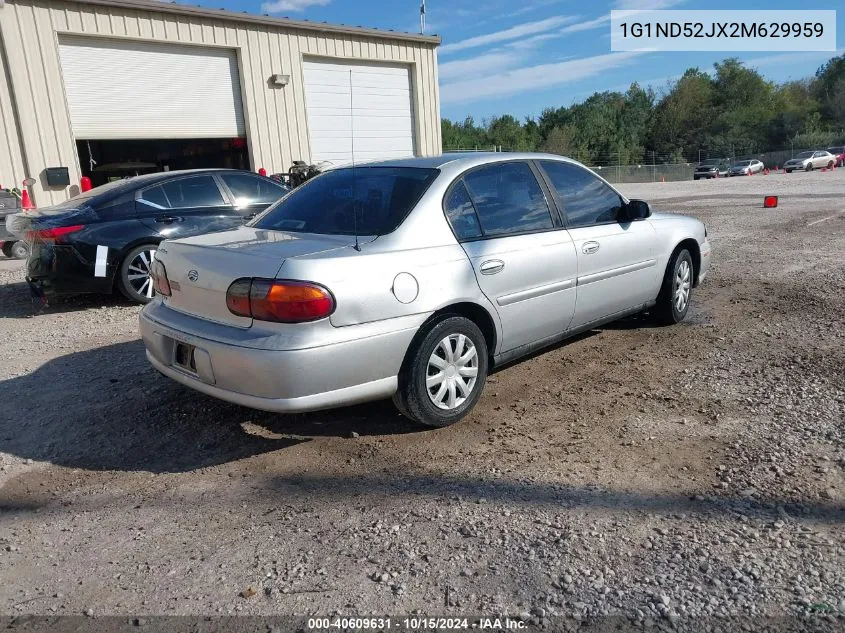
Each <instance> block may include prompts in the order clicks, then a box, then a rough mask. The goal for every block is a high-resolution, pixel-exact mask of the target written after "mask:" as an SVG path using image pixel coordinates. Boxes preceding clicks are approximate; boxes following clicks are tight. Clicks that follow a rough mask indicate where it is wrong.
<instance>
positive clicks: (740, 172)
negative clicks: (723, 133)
mask: <svg viewBox="0 0 845 633" xmlns="http://www.w3.org/2000/svg"><path fill="white" fill-rule="evenodd" d="M764 169H765V166H764V165H763V163H761V162H760V161H759V160H756V159H754V160H741V161H739V162H737V163H734V164H733V165H732V166H731V169H730V172H729V175H731V176H751V175H753V174H759V173H762V171H763V170H764Z"/></svg>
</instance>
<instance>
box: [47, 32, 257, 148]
mask: <svg viewBox="0 0 845 633" xmlns="http://www.w3.org/2000/svg"><path fill="white" fill-rule="evenodd" d="M59 51H60V55H61V65H62V75H63V78H64V85H65V94H66V96H67V101H68V106H69V109H70V119H71V125H72V127H73V133H74V136H75V137H76V138H77V139H143V138H156V139H165V138H174V139H176V138H225V137H236V136H244V135H245V127H244V117H243V103H242V101H241V90H240V80H239V78H238V64H237V58H236V55H235V51H232V50H228V49H217V48H201V47H195V46H181V45H174V44H165V43H158V42H132V41H118V40H107V39H98V38H81V37H66V38H62V39H61V40H60V42H59Z"/></svg>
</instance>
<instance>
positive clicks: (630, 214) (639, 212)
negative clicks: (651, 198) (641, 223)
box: [625, 200, 651, 222]
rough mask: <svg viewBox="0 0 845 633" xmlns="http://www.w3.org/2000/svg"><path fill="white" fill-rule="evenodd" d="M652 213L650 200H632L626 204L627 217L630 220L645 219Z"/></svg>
mask: <svg viewBox="0 0 845 633" xmlns="http://www.w3.org/2000/svg"><path fill="white" fill-rule="evenodd" d="M650 215H651V209H650V208H649V206H648V202H644V201H643V200H630V201H629V202H628V204H626V205H625V219H626V220H628V221H629V222H633V221H635V220H644V219H646V218H647V217H648V216H650Z"/></svg>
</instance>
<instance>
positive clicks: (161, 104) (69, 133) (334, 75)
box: [0, 0, 441, 206]
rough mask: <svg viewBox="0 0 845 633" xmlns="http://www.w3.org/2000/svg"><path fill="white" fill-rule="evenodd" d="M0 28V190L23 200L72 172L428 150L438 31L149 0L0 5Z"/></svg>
mask: <svg viewBox="0 0 845 633" xmlns="http://www.w3.org/2000/svg"><path fill="white" fill-rule="evenodd" d="M0 37H2V47H0V58H2V69H0V71H1V72H2V75H0V185H2V186H4V187H12V186H14V185H16V184H17V185H20V183H21V181H22V180H23V179H24V178H28V177H32V178H35V179H36V181H37V182H36V184H35V185H34V186H33V187H31V189H30V192H31V194H32V195H33V197H34V200H35V203H36V204H37V205H38V206H44V205H49V204H55V203H57V202H61V201H63V200H65V199H67V198H68V197H69V196H70V195H73V194H75V193H76V192H78V185H79V181H80V178H81V177H82V176H88V177H90V178H91V179H92V180H93V182H94V184H95V185H97V184H101V183H102V182H106V181H108V180H111V179H114V178H120V177H124V176H126V175H131V174H133V173H146V172H149V171H159V170H174V169H185V168H194V167H211V166H215V167H226V166H229V167H236V168H248V169H253V170H257V169H259V168H261V167H263V168H265V169H266V170H267V172H268V173H275V172H282V171H286V170H287V169H288V167H289V166H290V165H291V163H292V162H293V161H294V160H304V161H306V162H317V161H322V160H328V161H331V162H333V163H335V164H342V163H346V162H349V161H352V160H353V159H354V160H355V161H356V162H357V161H366V160H372V159H375V158H381V157H394V156H410V155H420V156H426V155H433V154H438V153H440V151H441V139H440V102H439V92H438V86H437V52H436V47H437V45H438V44H439V43H440V39H439V38H438V37H432V36H422V35H414V34H410V33H400V32H393V31H380V30H375V29H366V28H361V27H349V26H340V25H331V24H324V23H317V22H308V21H297V20H290V19H281V18H271V17H266V16H256V15H249V14H246V13H233V12H229V11H223V10H214V9H206V8H200V7H194V6H187V5H183V4H175V3H166V2H158V1H155V0H74V1H73V2H70V1H65V0H5V3H4V2H3V0H0ZM54 168H59V169H54ZM61 168H66V170H67V176H66V177H65V176H64V170H63V169H61ZM65 183H67V184H65Z"/></svg>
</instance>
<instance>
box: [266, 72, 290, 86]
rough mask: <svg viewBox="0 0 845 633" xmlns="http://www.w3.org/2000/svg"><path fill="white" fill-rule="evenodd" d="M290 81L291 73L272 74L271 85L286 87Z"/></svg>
mask: <svg viewBox="0 0 845 633" xmlns="http://www.w3.org/2000/svg"><path fill="white" fill-rule="evenodd" d="M289 83H290V75H270V85H271V86H275V87H277V88H284V87H285V86H287V85H288V84H289Z"/></svg>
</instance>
